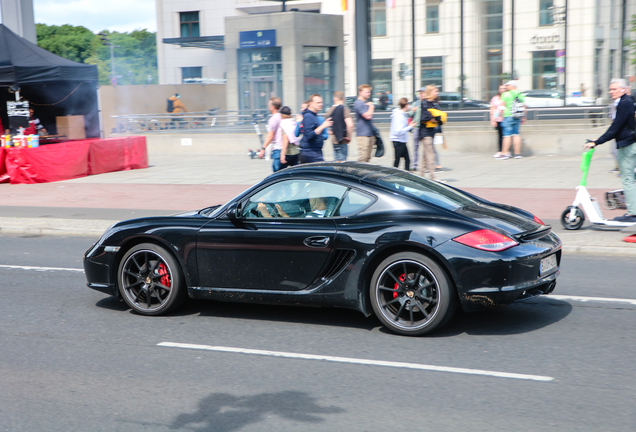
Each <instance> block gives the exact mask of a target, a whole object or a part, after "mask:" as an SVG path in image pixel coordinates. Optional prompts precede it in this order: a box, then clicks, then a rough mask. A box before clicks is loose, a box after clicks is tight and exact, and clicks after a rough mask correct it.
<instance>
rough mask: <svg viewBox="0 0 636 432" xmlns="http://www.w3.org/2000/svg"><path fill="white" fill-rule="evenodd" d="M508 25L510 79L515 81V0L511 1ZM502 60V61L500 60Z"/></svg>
mask: <svg viewBox="0 0 636 432" xmlns="http://www.w3.org/2000/svg"><path fill="white" fill-rule="evenodd" d="M511 12H512V13H511V17H510V20H511V21H512V22H511V24H510V79H511V80H514V79H515V0H512V9H511ZM502 60H503V59H502Z"/></svg>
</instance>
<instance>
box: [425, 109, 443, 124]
mask: <svg viewBox="0 0 636 432" xmlns="http://www.w3.org/2000/svg"><path fill="white" fill-rule="evenodd" d="M428 112H430V113H431V115H432V116H433V118H435V119H437V118H438V117H439V123H437V121H432V120H431V121H428V122H426V127H428V128H434V127H436V126H437V125H438V124H439V125H443V124H444V123H446V119H447V118H448V114H446V113H445V112H444V111H441V110H438V109H435V108H429V109H428Z"/></svg>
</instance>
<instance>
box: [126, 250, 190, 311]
mask: <svg viewBox="0 0 636 432" xmlns="http://www.w3.org/2000/svg"><path fill="white" fill-rule="evenodd" d="M117 282H118V284H119V292H120V293H121V296H122V298H123V299H124V301H125V302H126V303H127V304H128V306H130V307H131V308H132V309H133V310H134V311H135V312H137V313H139V314H141V315H161V314H165V313H168V312H170V311H172V310H174V309H176V308H177V307H179V306H180V305H181V303H182V302H183V300H185V298H186V290H185V284H184V281H183V275H182V273H181V268H180V267H179V263H178V262H177V260H176V259H175V258H174V257H173V256H172V255H171V254H170V253H169V252H168V251H167V250H165V249H164V248H162V247H161V246H157V245H155V244H152V243H142V244H139V245H137V246H134V247H133V248H131V249H130V250H129V251H128V252H126V254H125V255H124V257H123V258H122V260H121V261H120V263H119V269H118V271H117Z"/></svg>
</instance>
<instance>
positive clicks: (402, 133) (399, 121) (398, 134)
mask: <svg viewBox="0 0 636 432" xmlns="http://www.w3.org/2000/svg"><path fill="white" fill-rule="evenodd" d="M399 105H400V107H399V108H394V109H393V113H392V114H391V132H390V133H389V138H390V139H391V141H392V142H393V149H394V150H395V161H394V162H393V166H394V167H395V168H397V167H398V166H399V165H400V159H402V158H403V159H404V169H405V170H406V171H410V170H411V159H410V158H409V149H408V147H407V145H406V143H407V142H408V133H409V131H411V129H413V123H411V122H409V116H408V114H407V111H408V110H409V101H408V99H407V98H402V99H400V101H399Z"/></svg>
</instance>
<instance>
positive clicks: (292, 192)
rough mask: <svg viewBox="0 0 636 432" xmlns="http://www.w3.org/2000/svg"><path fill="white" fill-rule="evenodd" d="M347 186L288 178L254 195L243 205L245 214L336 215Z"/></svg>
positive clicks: (284, 216) (266, 216)
mask: <svg viewBox="0 0 636 432" xmlns="http://www.w3.org/2000/svg"><path fill="white" fill-rule="evenodd" d="M346 191H347V187H346V186H342V185H338V184H335V183H329V182H323V181H316V180H302V179H298V180H285V181H281V182H278V183H275V184H273V185H270V186H268V187H266V188H265V189H262V190H260V191H258V192H256V193H255V194H254V195H252V196H251V197H250V198H249V199H248V200H247V201H246V202H245V203H244V205H243V208H242V210H241V217H244V218H323V217H332V216H333V214H334V212H335V210H336V208H337V207H338V204H340V201H341V200H342V197H343V196H344V194H345V192H346Z"/></svg>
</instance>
